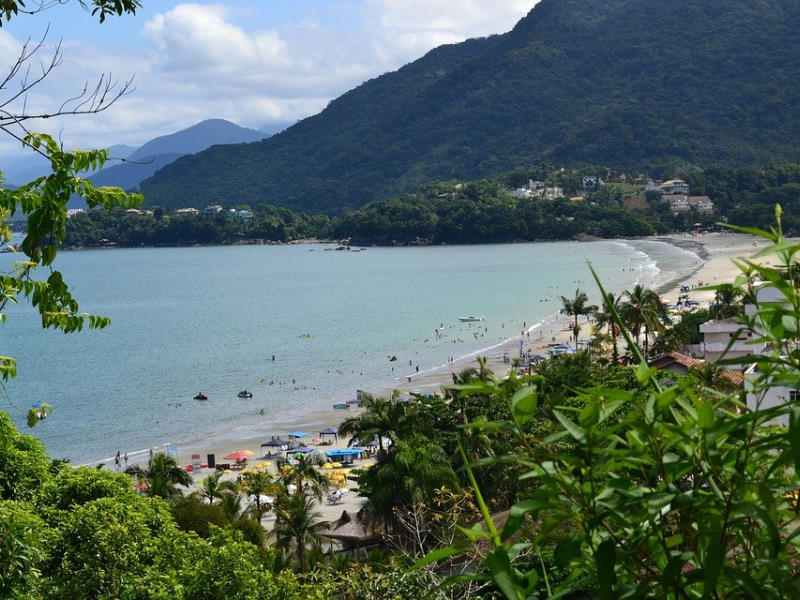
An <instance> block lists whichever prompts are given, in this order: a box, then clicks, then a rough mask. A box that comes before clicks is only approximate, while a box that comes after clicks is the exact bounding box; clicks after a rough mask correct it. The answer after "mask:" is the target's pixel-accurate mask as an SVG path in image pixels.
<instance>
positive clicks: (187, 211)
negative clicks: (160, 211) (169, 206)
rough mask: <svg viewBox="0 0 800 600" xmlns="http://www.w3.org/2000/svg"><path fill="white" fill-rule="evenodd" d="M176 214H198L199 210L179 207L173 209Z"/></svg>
mask: <svg viewBox="0 0 800 600" xmlns="http://www.w3.org/2000/svg"><path fill="white" fill-rule="evenodd" d="M175 214H176V215H199V214H200V211H199V210H197V209H196V208H179V209H178V210H176V211H175Z"/></svg>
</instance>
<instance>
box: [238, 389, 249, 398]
mask: <svg viewBox="0 0 800 600" xmlns="http://www.w3.org/2000/svg"><path fill="white" fill-rule="evenodd" d="M236 395H237V396H239V398H252V397H253V392H248V391H247V390H242V391H241V392H239V393H238V394H236Z"/></svg>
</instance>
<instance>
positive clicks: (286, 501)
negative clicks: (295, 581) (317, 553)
mask: <svg viewBox="0 0 800 600" xmlns="http://www.w3.org/2000/svg"><path fill="white" fill-rule="evenodd" d="M314 502H315V500H314V498H313V497H311V496H307V495H305V494H291V495H290V494H281V495H280V496H278V498H277V500H276V503H275V529H274V530H273V532H272V534H273V535H274V536H275V539H276V541H277V543H278V546H280V547H281V548H285V549H287V551H291V550H290V549H294V555H295V557H296V558H297V562H298V564H299V565H300V569H301V570H303V569H305V566H306V549H307V547H308V546H310V547H311V548H319V546H320V538H319V533H320V532H321V531H323V530H324V529H326V528H327V527H328V522H327V521H323V520H322V519H321V517H322V515H321V513H320V512H319V511H315V510H314Z"/></svg>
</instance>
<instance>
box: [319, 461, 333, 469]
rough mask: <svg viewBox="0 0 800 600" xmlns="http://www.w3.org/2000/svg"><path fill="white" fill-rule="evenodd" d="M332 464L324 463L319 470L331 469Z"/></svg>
mask: <svg viewBox="0 0 800 600" xmlns="http://www.w3.org/2000/svg"><path fill="white" fill-rule="evenodd" d="M332 468H333V463H329V462H326V463H325V464H324V465H322V466H321V467H320V469H332Z"/></svg>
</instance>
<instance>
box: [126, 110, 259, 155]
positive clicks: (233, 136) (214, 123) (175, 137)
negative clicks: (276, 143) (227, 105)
mask: <svg viewBox="0 0 800 600" xmlns="http://www.w3.org/2000/svg"><path fill="white" fill-rule="evenodd" d="M268 136H269V134H265V133H264V132H262V131H256V130H255V129H246V128H244V127H239V126H238V125H236V124H235V123H231V122H230V121H226V120H224V119H207V120H205V121H201V122H200V123H198V124H197V125H192V126H191V127H188V128H186V129H181V130H180V131H178V132H176V133H171V134H169V135H162V136H161V137H157V138H154V139H152V140H150V141H149V142H147V143H146V144H144V145H143V146H140V147H139V148H137V149H136V151H135V152H133V153H132V154H131V155H130V156H128V160H137V161H141V160H147V159H149V158H151V157H153V156H158V155H160V154H194V153H195V152H200V151H201V150H205V149H206V148H208V147H210V146H214V145H215V144H239V143H243V142H257V141H259V140H263V139H264V138H265V137H268Z"/></svg>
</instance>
